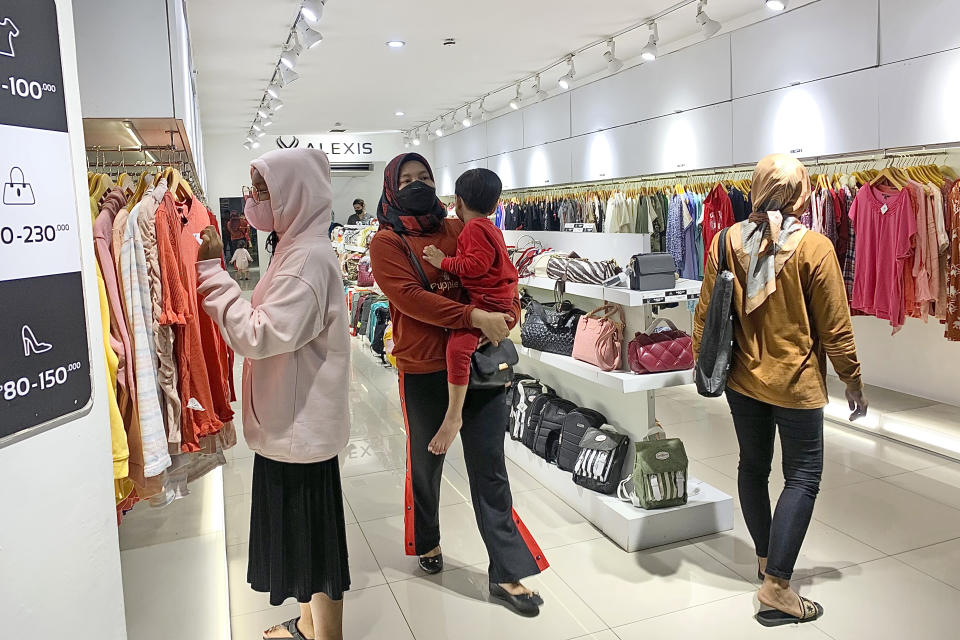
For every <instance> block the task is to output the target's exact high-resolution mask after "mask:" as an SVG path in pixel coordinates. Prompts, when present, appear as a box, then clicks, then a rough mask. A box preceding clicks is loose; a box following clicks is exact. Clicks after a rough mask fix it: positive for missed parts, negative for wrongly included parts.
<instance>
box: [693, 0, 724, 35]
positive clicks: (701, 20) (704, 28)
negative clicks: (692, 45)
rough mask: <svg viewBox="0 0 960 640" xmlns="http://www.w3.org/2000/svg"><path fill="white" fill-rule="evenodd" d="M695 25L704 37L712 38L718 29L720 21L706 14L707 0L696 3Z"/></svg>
mask: <svg viewBox="0 0 960 640" xmlns="http://www.w3.org/2000/svg"><path fill="white" fill-rule="evenodd" d="M697 25H699V27H700V32H701V33H702V34H703V37H704V38H712V37H713V36H715V35H717V33H718V32H719V31H720V27H721V25H720V23H719V22H717V21H716V20H713V19H712V18H710V16H708V15H707V0H700V3H699V4H698V5H697Z"/></svg>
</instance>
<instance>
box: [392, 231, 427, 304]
mask: <svg viewBox="0 0 960 640" xmlns="http://www.w3.org/2000/svg"><path fill="white" fill-rule="evenodd" d="M397 235H398V236H399V237H400V242H402V243H403V246H404V247H406V249H407V258H409V259H410V264H412V265H413V268H414V270H415V271H416V272H417V275H418V276H420V284H422V285H423V288H424V289H426V290H427V291H433V287H431V286H430V278H428V277H427V272H426V271H424V270H423V265H422V264H420V258H418V257H417V256H416V254H414V253H413V247H411V246H410V243H409V242H407V239H406V238H404V237H403V236H402V235H400V234H397Z"/></svg>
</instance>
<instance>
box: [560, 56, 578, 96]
mask: <svg viewBox="0 0 960 640" xmlns="http://www.w3.org/2000/svg"><path fill="white" fill-rule="evenodd" d="M567 64H568V65H569V68H568V69H567V72H566V73H565V74H563V75H562V76H560V79H559V80H557V86H559V87H560V88H561V89H563V90H564V91H566V90H567V89H569V88H570V86H571V85H572V84H573V78H574V76H576V75H577V70H576V68H575V67H574V66H573V54H572V53H571V54H570V55H568V56H567Z"/></svg>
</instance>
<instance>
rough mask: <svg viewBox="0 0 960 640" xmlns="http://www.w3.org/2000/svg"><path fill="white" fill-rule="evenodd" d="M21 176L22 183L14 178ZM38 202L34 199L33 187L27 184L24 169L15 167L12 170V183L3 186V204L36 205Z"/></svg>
mask: <svg viewBox="0 0 960 640" xmlns="http://www.w3.org/2000/svg"><path fill="white" fill-rule="evenodd" d="M18 173H19V174H20V176H19V177H20V181H19V182H17V181H16V179H15V178H14V175H15V174H18ZM36 203H37V200H36V198H34V197H33V187H32V186H30V183H29V182H27V178H26V177H25V176H24V175H23V169H21V168H20V167H13V168H12V169H10V182H5V183H4V184H3V204H10V205H15V204H27V205H30V204H36Z"/></svg>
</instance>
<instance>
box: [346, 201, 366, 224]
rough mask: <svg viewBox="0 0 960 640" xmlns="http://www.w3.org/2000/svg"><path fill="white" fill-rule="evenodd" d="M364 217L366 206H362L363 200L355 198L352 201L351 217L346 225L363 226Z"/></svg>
mask: <svg viewBox="0 0 960 640" xmlns="http://www.w3.org/2000/svg"><path fill="white" fill-rule="evenodd" d="M366 217H367V212H366V205H365V204H364V202H363V200H361V199H360V198H357V199H356V200H354V201H353V215H351V216H350V217H349V218H347V224H348V225H350V224H363V220H364V218H366Z"/></svg>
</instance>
